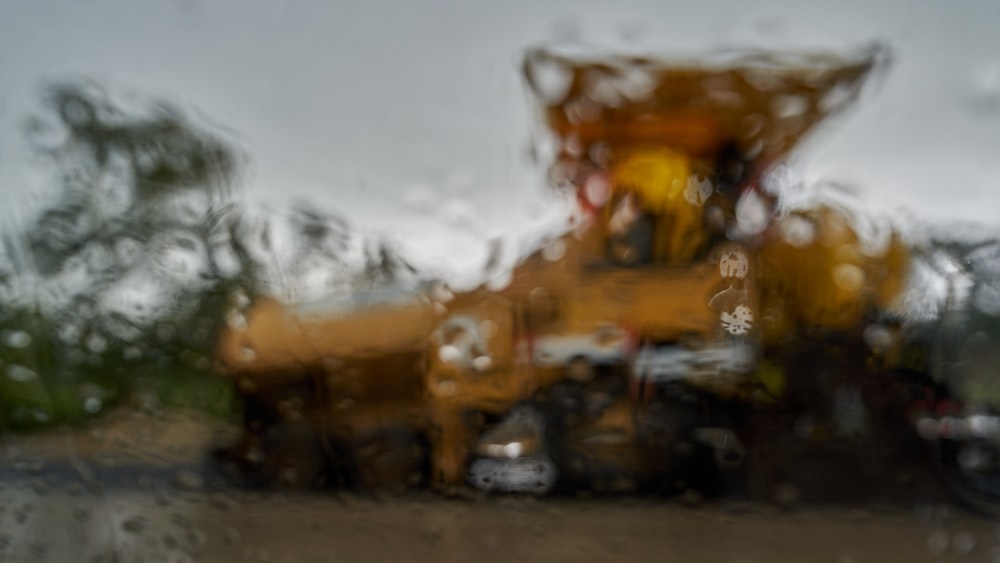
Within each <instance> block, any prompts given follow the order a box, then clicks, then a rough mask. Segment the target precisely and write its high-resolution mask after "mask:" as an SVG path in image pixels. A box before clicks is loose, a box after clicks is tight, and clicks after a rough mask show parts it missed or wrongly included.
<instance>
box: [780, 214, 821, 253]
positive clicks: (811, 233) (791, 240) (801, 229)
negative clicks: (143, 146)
mask: <svg viewBox="0 0 1000 563" xmlns="http://www.w3.org/2000/svg"><path fill="white" fill-rule="evenodd" d="M779 229H780V232H781V238H782V239H783V240H784V241H785V242H787V243H788V244H790V245H792V246H794V247H797V248H802V247H804V246H808V245H810V244H812V242H813V241H814V240H816V226H815V225H814V224H813V223H812V222H811V221H809V220H808V219H806V218H805V217H799V216H794V215H793V216H791V217H787V218H785V219H783V220H782V221H781V223H780V225H779Z"/></svg>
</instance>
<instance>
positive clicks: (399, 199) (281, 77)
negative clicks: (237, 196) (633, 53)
mask: <svg viewBox="0 0 1000 563" xmlns="http://www.w3.org/2000/svg"><path fill="white" fill-rule="evenodd" d="M998 25H1000V2H998V1H996V0H954V1H950V2H946V1H944V0H938V1H912V0H883V1H866V0H839V1H836V2H831V1H829V0H825V1H802V0H775V1H759V0H744V1H720V0H701V1H698V2H692V1H691V0H684V1H673V0H650V1H639V0H635V1H618V2H593V1H581V0H559V1H550V2H536V1H530V0H523V1H514V0H507V1H503V2H479V1H472V0H469V1H464V2H458V1H443V0H420V1H416V0H414V1H406V0H399V1H371V0H369V1H358V2H347V1H344V2H340V1H325V0H324V1H321V0H314V1H309V2H306V1H302V2H293V1H277V0H48V1H46V2H36V1H30V0H6V1H4V2H3V3H0V194H2V195H0V206H2V207H3V208H4V209H0V216H2V215H3V214H5V213H6V214H10V213H15V214H16V213H17V210H18V209H26V208H29V207H30V205H31V202H32V201H33V199H32V196H31V194H32V191H33V190H37V189H39V188H40V186H39V185H38V184H39V178H40V175H39V174H38V173H37V172H38V171H37V170H33V169H32V168H31V164H29V161H28V158H27V154H26V151H25V147H24V146H23V135H22V134H21V130H20V123H21V121H22V120H23V118H24V117H25V116H26V115H27V114H28V113H30V112H32V111H37V109H38V108H39V106H38V101H39V100H38V94H39V92H40V88H41V86H42V85H43V84H44V83H45V81H46V80H51V79H58V78H64V77H67V76H84V77H91V78H97V79H98V80H100V81H101V82H103V83H104V84H105V85H106V86H107V87H108V88H109V89H110V91H112V92H115V93H124V94H129V93H138V94H140V95H142V96H150V97H156V98H165V99H168V100H170V101H173V102H175V103H177V104H178V105H180V106H182V107H184V108H187V109H189V110H191V111H193V112H197V115H199V116H200V117H199V119H201V120H204V121H208V122H211V123H213V124H216V125H218V126H221V127H224V128H226V130H228V131H230V132H231V133H230V134H231V137H232V138H233V139H234V140H235V141H236V142H237V144H239V145H240V147H241V148H242V149H243V150H244V151H245V152H246V154H248V155H249V157H250V160H251V162H252V165H251V169H250V171H249V174H248V175H247V177H246V181H245V184H246V186H245V187H246V190H247V196H246V197H247V199H248V201H249V202H250V203H252V204H253V205H258V206H259V205H262V204H267V205H269V206H273V205H274V204H283V203H285V202H288V201H291V200H294V199H307V200H309V201H310V202H312V204H313V205H315V206H317V207H318V208H322V209H326V210H330V211H337V212H339V213H340V214H342V215H344V216H346V217H347V218H348V219H349V220H350V221H351V222H352V223H354V224H356V225H358V226H361V227H366V228H371V229H376V230H380V231H383V232H386V233H388V234H389V235H390V236H392V237H393V238H395V239H397V240H398V241H400V242H401V244H402V245H403V246H404V247H405V248H407V249H408V250H409V251H410V252H412V253H414V254H419V255H420V256H422V259H423V260H424V263H425V264H430V265H434V264H438V265H449V264H468V263H471V262H475V261H478V260H481V259H482V257H483V256H484V255H485V241H486V240H488V239H489V238H491V237H493V236H498V235H499V236H503V237H505V238H508V239H513V238H516V237H517V236H520V234H522V233H525V232H531V231H537V230H538V229H541V228H542V226H543V225H546V224H551V223H552V222H553V221H554V220H555V217H556V216H557V215H558V212H559V211H558V209H555V208H553V207H552V206H551V205H549V204H548V203H546V201H545V200H544V199H542V197H541V196H542V195H543V194H544V190H543V189H542V180H543V176H542V172H541V171H540V170H539V169H537V168H536V167H535V166H534V165H532V164H531V163H530V162H528V160H527V159H526V158H525V153H526V149H527V146H528V142H529V136H530V131H531V125H532V117H533V115H532V113H531V111H530V110H531V107H530V103H529V100H528V98H527V95H526V92H525V90H524V87H523V84H522V82H521V80H520V76H519V75H518V72H517V65H518V62H519V60H520V57H521V54H522V53H523V51H524V50H525V49H526V48H527V47H530V46H533V45H538V44H560V43H566V42H588V43H598V44H601V45H609V46H611V47H625V46H627V47H628V48H631V49H642V50H653V51H656V50H668V51H678V50H683V51H697V50H704V49H714V48H718V47H728V46H745V45H752V46H764V47H775V48H780V47H785V46H807V47H812V46H819V47H824V46H830V47H835V48H842V47H849V46H854V45H857V44H860V43H864V42H866V41H870V40H878V41H883V42H886V43H887V44H888V45H889V46H890V47H891V48H892V50H893V53H894V55H895V56H894V60H895V62H894V65H893V66H892V68H891V69H890V72H889V73H888V74H887V75H886V76H884V77H883V79H882V80H880V81H878V82H879V83H878V84H874V85H873V86H874V87H872V88H869V89H868V91H867V93H866V95H865V97H864V99H863V101H862V103H861V104H860V105H859V107H858V108H857V109H856V111H853V112H852V113H851V114H850V115H848V116H845V117H844V118H842V119H837V120H835V122H834V123H831V124H830V125H829V126H828V127H826V128H824V129H823V131H822V133H821V134H819V135H817V136H816V137H815V138H814V139H813V140H812V142H810V143H809V145H808V146H807V147H805V149H806V150H804V151H803V152H801V153H800V154H799V155H798V157H797V159H796V162H795V167H796V170H797V171H798V173H799V174H801V175H802V176H804V177H805V178H808V179H810V180H815V179H830V180H841V181H848V182H851V183H853V184H854V185H856V186H857V187H859V188H860V189H861V190H862V191H863V192H864V194H865V196H864V197H865V198H867V199H870V200H871V202H872V207H873V208H875V209H881V210H888V211H891V212H892V213H898V212H899V211H898V210H899V209H902V208H905V209H907V210H908V211H907V213H909V214H910V215H911V216H913V217H914V218H916V219H922V220H930V221H943V220H959V219H967V220H973V221H979V222H983V223H986V224H987V225H990V226H1000V215H998V213H997V211H996V210H998V209H1000V32H998ZM36 199H37V198H36ZM446 269H447V268H446Z"/></svg>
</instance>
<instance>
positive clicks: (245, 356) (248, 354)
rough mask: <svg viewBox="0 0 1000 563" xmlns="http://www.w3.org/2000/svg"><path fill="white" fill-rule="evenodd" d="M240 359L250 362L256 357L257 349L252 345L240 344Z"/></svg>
mask: <svg viewBox="0 0 1000 563" xmlns="http://www.w3.org/2000/svg"><path fill="white" fill-rule="evenodd" d="M240 359H242V360H243V361H245V362H252V361H254V360H256V359H257V351H256V350H254V348H253V346H242V347H241V348H240Z"/></svg>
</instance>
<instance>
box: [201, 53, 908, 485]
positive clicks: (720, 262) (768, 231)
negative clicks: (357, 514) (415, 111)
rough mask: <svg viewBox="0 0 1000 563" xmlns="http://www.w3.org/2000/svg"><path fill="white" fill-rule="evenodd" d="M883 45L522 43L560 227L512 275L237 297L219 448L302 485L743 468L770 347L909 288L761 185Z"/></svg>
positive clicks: (848, 97)
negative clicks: (592, 46) (797, 49)
mask: <svg viewBox="0 0 1000 563" xmlns="http://www.w3.org/2000/svg"><path fill="white" fill-rule="evenodd" d="M878 60H879V53H877V52H866V53H864V54H862V55H859V56H858V57H853V58H852V57H836V56H831V55H795V56H785V55H778V54H766V53H749V54H746V53H744V54H739V55H719V56H716V57H709V58H707V59H704V60H701V59H692V60H690V61H688V60H668V59H657V58H645V57H624V56H623V57H607V56H604V57H594V58H587V57H580V56H569V55H563V54H559V53H556V52H553V51H548V50H534V51H531V52H529V53H528V54H527V56H526V58H525V62H524V67H523V71H524V76H525V79H526V82H527V84H528V86H529V88H530V89H531V91H532V92H533V94H534V95H535V97H536V99H537V100H538V102H539V105H540V107H541V112H542V116H543V119H544V122H545V124H546V127H547V130H548V132H549V134H550V135H551V136H552V138H553V139H554V140H555V143H556V146H557V147H558V150H557V153H556V157H555V160H554V162H552V163H551V167H550V178H551V183H552V185H553V187H554V188H556V189H566V190H571V193H572V194H574V195H575V197H576V201H577V202H578V206H577V209H576V212H575V214H574V216H573V217H572V218H571V222H570V225H569V227H568V228H567V231H566V233H565V234H564V235H563V236H562V237H560V238H558V239H556V240H553V241H551V242H549V243H548V244H546V245H544V247H543V248H539V249H538V251H537V252H535V253H533V254H531V255H529V256H527V257H525V258H524V259H523V260H521V261H520V263H519V264H518V265H517V266H516V267H515V269H514V271H513V273H512V276H511V281H510V283H509V284H508V285H507V286H506V287H504V288H503V289H499V290H489V289H486V288H485V287H483V288H479V289H476V290H473V291H468V292H451V291H449V290H448V288H447V287H446V284H442V283H433V284H428V285H427V286H426V287H424V288H421V289H420V290H418V291H413V292H406V293H401V294H386V295H374V296H372V295H363V296H362V295H359V297H358V300H357V302H356V303H354V304H353V305H349V306H342V307H340V308H339V309H336V310H323V309H321V308H319V309H318V308H316V307H296V306H291V305H286V304H282V303H279V302H277V301H273V300H260V301H258V302H257V303H254V304H253V305H252V306H251V307H250V308H249V309H248V310H246V311H242V312H239V313H238V314H240V315H243V318H244V320H243V321H242V322H239V323H230V328H229V329H228V330H227V331H226V332H225V333H224V334H223V335H222V336H221V339H220V342H219V347H218V360H219V365H220V366H221V368H222V371H223V372H224V374H225V375H226V376H227V377H231V378H232V379H233V381H234V385H235V386H236V389H237V390H238V391H239V393H240V395H241V397H242V398H243V399H244V401H245V404H246V421H245V428H244V435H243V437H242V438H241V440H240V442H239V443H238V444H236V445H234V447H233V448H231V449H230V450H229V452H228V454H227V456H228V457H229V459H232V460H236V461H237V462H238V463H239V465H241V466H242V467H243V468H244V469H245V471H246V472H247V473H248V474H251V475H255V476H256V477H257V478H258V479H259V480H261V481H265V482H271V483H278V484H284V485H289V486H311V485H315V484H318V483H321V482H330V481H338V482H345V483H353V484H359V485H363V486H382V485H388V484H391V485H394V486H401V485H402V486H406V485H412V484H420V483H427V482H430V483H433V484H435V485H437V486H441V487H447V486H451V485H459V484H463V483H469V484H472V485H474V486H476V487H479V488H482V489H486V490H499V491H529V492H546V491H549V490H552V489H553V488H556V487H590V488H594V489H597V490H603V491H634V490H639V489H643V488H649V487H653V488H666V489H670V488H671V487H673V486H674V483H676V482H678V480H679V479H680V480H683V479H689V480H690V478H691V477H690V476H688V477H684V476H683V474H684V472H685V471H686V469H685V468H687V469H690V468H692V467H698V468H699V469H698V470H697V471H695V472H696V473H704V472H703V471H702V468H703V467H704V465H703V464H709V465H712V466H713V467H715V468H718V469H719V471H720V472H721V473H720V474H722V473H724V472H725V470H726V469H727V468H731V467H734V466H736V465H738V463H739V462H740V460H741V459H742V457H743V455H744V453H745V452H744V450H745V444H744V440H742V439H741V437H740V432H739V429H738V428H734V425H733V423H732V422H733V421H732V420H730V418H731V413H732V412H733V411H734V409H736V410H738V409H739V408H740V405H752V404H757V403H766V402H768V401H773V400H775V399H776V398H777V397H778V396H780V394H781V393H782V391H783V389H784V388H785V386H786V382H785V377H784V375H783V373H782V370H781V369H780V368H776V367H775V365H776V363H775V362H769V361H768V358H769V357H770V355H772V353H773V351H774V350H775V349H776V348H777V347H778V346H779V344H780V343H781V342H782V341H784V340H785V339H788V338H790V337H791V336H793V335H796V334H799V333H801V332H802V331H809V330H829V331H834V332H837V333H840V334H845V335H850V337H852V338H853V337H858V338H860V334H861V331H862V330H863V328H864V323H865V320H866V318H868V315H870V314H871V313H872V312H873V311H878V310H880V309H882V308H884V307H885V306H886V305H887V304H888V303H889V302H890V301H891V299H892V298H893V297H894V296H895V295H896V294H897V293H898V292H899V290H900V288H901V286H902V283H903V278H904V274H905V271H906V268H907V256H906V252H905V250H904V247H903V246H902V244H901V243H900V242H899V240H898V239H897V238H892V240H890V242H889V244H887V245H886V246H885V247H884V248H883V249H881V250H880V251H879V252H875V253H873V252H871V251H870V250H869V249H867V248H864V247H863V246H862V242H861V241H860V240H859V237H858V235H857V234H856V233H855V231H854V230H853V229H852V226H851V224H850V218H849V217H848V216H847V215H845V214H844V213H840V212H838V211H837V210H836V209H835V208H833V207H821V208H817V209H810V210H801V211H795V212H788V211H785V210H783V209H781V207H780V203H781V202H780V201H779V200H778V198H777V196H775V195H774V194H771V193H769V192H767V191H766V190H765V189H764V187H763V186H762V185H761V179H762V178H763V177H764V175H765V174H766V173H767V171H768V170H769V169H770V168H771V167H772V166H773V165H774V164H775V163H776V162H778V161H779V160H780V159H782V158H783V157H784V156H785V155H787V154H788V153H789V151H791V150H792V148H793V147H794V146H796V144H797V143H798V142H799V141H800V140H801V139H802V138H804V137H805V136H806V135H807V134H808V133H809V132H810V131H811V130H812V129H813V128H814V127H815V125H817V124H818V123H819V122H821V121H822V120H823V119H824V118H826V117H828V116H830V115H832V114H834V113H836V112H838V111H840V110H841V109H842V108H843V107H845V106H846V105H847V104H849V102H850V101H852V100H853V99H854V98H855V97H856V96H857V95H858V92H859V90H860V88H861V85H862V83H863V81H864V79H865V77H866V76H867V75H868V74H869V73H870V72H871V71H872V69H873V67H874V66H875V65H876V63H877V61H878ZM681 444H683V445H684V446H685V447H684V448H680V447H679V445H681ZM681 450H685V451H684V452H682V453H679V452H680V451H681ZM694 478H695V479H697V477H694Z"/></svg>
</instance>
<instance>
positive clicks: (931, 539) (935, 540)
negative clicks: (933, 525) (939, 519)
mask: <svg viewBox="0 0 1000 563" xmlns="http://www.w3.org/2000/svg"><path fill="white" fill-rule="evenodd" d="M948 544H949V539H948V534H947V532H945V531H944V530H934V531H932V532H931V533H930V534H929V535H928V536H927V549H929V550H930V551H931V553H933V554H934V555H944V553H945V552H946V551H948Z"/></svg>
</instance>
